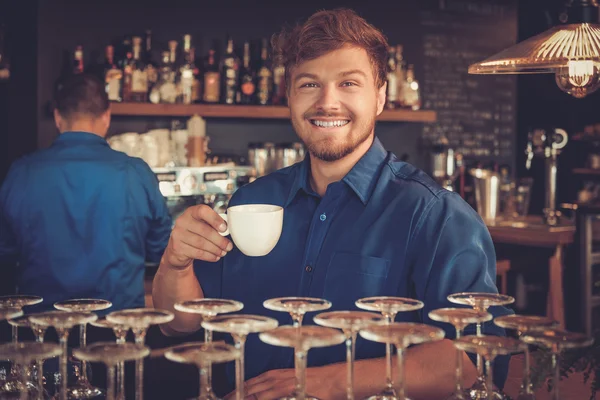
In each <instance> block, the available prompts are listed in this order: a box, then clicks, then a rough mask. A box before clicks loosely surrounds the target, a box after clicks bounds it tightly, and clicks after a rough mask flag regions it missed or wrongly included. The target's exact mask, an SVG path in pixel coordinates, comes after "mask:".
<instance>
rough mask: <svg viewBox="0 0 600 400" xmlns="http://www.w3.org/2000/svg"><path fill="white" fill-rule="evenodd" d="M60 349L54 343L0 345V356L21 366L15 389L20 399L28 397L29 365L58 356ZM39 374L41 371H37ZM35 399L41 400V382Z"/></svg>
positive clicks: (42, 389)
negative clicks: (19, 377)
mask: <svg viewBox="0 0 600 400" xmlns="http://www.w3.org/2000/svg"><path fill="white" fill-rule="evenodd" d="M61 352H62V350H61V347H60V346H59V345H58V344H55V343H39V342H21V343H18V342H17V343H14V342H12V343H5V344H2V345H0V354H2V356H3V357H5V358H6V359H8V360H11V361H13V362H14V363H16V364H20V365H21V380H20V382H19V385H18V386H17V389H18V391H19V393H20V399H27V398H28V397H29V391H28V389H27V386H28V376H29V365H30V364H31V363H32V362H34V361H37V360H43V359H47V358H52V357H56V356H58V355H60V353H61ZM38 373H39V374H41V371H38ZM38 385H39V386H38V387H37V388H36V389H37V398H38V399H40V400H41V399H43V393H44V386H43V384H42V382H41V381H38Z"/></svg>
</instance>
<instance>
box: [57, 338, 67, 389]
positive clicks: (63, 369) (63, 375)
mask: <svg viewBox="0 0 600 400" xmlns="http://www.w3.org/2000/svg"><path fill="white" fill-rule="evenodd" d="M58 334H59V337H60V339H59V341H60V347H62V355H61V356H60V360H59V364H60V400H67V357H68V353H67V341H68V340H69V330H68V329H65V328H59V329H58Z"/></svg>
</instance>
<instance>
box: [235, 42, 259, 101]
mask: <svg viewBox="0 0 600 400" xmlns="http://www.w3.org/2000/svg"><path fill="white" fill-rule="evenodd" d="M243 62H244V64H243V66H242V71H241V73H240V87H239V89H238V98H237V103H239V104H254V102H255V93H256V85H255V84H254V79H255V77H254V72H253V71H252V66H251V65H250V43H249V42H245V43H244V57H243Z"/></svg>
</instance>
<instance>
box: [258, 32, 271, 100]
mask: <svg viewBox="0 0 600 400" xmlns="http://www.w3.org/2000/svg"><path fill="white" fill-rule="evenodd" d="M268 55H269V53H268V42H267V39H262V46H261V50H260V63H259V66H258V69H257V84H256V97H257V98H258V104H260V105H267V104H269V103H270V102H271V95H272V93H273V73H272V72H271V66H270V65H269V57H268Z"/></svg>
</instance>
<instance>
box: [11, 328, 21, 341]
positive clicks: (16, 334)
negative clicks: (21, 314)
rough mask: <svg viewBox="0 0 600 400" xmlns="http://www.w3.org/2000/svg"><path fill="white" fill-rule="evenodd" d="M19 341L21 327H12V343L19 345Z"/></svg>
mask: <svg viewBox="0 0 600 400" xmlns="http://www.w3.org/2000/svg"><path fill="white" fill-rule="evenodd" d="M18 341H19V327H18V326H16V325H13V326H12V342H13V343H17V342H18Z"/></svg>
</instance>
